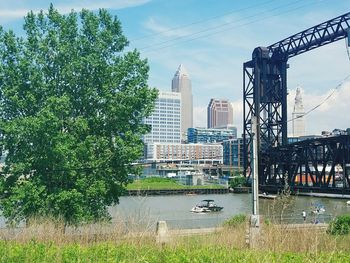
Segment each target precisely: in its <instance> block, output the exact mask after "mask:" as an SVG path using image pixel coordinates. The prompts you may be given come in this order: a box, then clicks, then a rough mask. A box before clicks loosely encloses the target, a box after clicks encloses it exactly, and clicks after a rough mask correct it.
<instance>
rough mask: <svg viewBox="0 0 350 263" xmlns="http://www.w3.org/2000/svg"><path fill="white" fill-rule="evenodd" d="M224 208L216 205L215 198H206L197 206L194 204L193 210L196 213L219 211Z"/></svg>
mask: <svg viewBox="0 0 350 263" xmlns="http://www.w3.org/2000/svg"><path fill="white" fill-rule="evenodd" d="M222 209H223V207H222V206H218V205H216V204H215V202H214V200H211V199H205V200H202V201H201V202H200V203H199V204H197V205H196V206H194V207H193V208H192V209H191V212H194V213H210V212H219V211H221V210H222Z"/></svg>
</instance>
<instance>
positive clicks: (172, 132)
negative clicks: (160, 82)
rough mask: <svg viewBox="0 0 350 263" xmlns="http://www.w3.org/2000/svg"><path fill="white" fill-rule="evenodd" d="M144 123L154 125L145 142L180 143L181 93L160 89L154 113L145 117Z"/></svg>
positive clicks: (144, 139)
mask: <svg viewBox="0 0 350 263" xmlns="http://www.w3.org/2000/svg"><path fill="white" fill-rule="evenodd" d="M144 123H145V124H149V125H151V127H152V130H151V132H150V133H148V134H146V135H144V137H143V141H144V143H148V144H149V143H155V142H164V143H180V142H181V137H180V136H181V95H180V94H179V93H176V92H164V91H159V95H158V98H157V100H156V103H155V108H154V110H153V113H152V114H151V115H150V116H149V117H147V118H145V120H144Z"/></svg>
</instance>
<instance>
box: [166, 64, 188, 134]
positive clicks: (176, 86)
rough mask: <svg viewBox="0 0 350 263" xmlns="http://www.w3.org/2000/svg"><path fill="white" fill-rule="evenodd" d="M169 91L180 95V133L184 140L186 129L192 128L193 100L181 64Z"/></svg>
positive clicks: (185, 73) (184, 70)
mask: <svg viewBox="0 0 350 263" xmlns="http://www.w3.org/2000/svg"><path fill="white" fill-rule="evenodd" d="M171 90H172V91H173V92H179V93H181V133H182V140H185V139H186V133H187V129H188V128H191V127H193V98H192V86H191V80H190V78H189V75H188V73H187V71H186V69H185V68H184V66H183V65H182V64H181V65H180V66H179V68H178V69H177V71H176V72H175V75H174V78H173V80H172V83H171Z"/></svg>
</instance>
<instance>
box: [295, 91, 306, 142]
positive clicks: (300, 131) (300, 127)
mask: <svg viewBox="0 0 350 263" xmlns="http://www.w3.org/2000/svg"><path fill="white" fill-rule="evenodd" d="M304 115H305V111H304V105H303V98H302V97H301V89H300V87H297V90H296V94H295V102H294V110H293V114H292V119H293V121H292V129H293V137H300V136H305V117H304Z"/></svg>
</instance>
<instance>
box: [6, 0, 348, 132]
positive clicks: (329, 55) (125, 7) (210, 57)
mask: <svg viewBox="0 0 350 263" xmlns="http://www.w3.org/2000/svg"><path fill="white" fill-rule="evenodd" d="M51 2H52V3H53V5H54V7H55V8H57V9H58V10H59V11H60V12H62V13H68V12H70V11H71V10H72V9H74V10H75V11H80V10H81V9H82V8H85V9H90V10H98V9H99V8H105V9H107V10H108V11H109V12H110V13H111V14H113V15H116V16H117V17H118V18H119V20H120V21H121V23H122V27H123V31H124V34H125V35H126V37H127V38H128V40H129V41H130V44H129V46H128V48H127V50H133V49H137V50H139V51H140V53H141V56H142V57H143V58H146V59H147V60H148V63H149V65H150V72H149V85H150V86H151V87H156V88H158V89H160V90H164V91H170V90H171V79H172V78H173V76H174V74H175V71H176V69H177V68H178V66H179V65H180V64H183V65H184V66H185V68H186V69H187V71H188V73H189V75H190V79H191V81H192V93H193V104H194V126H201V127H205V126H206V107H207V105H208V103H209V101H210V99H211V98H225V99H229V100H230V101H231V102H232V104H233V107H234V120H233V121H234V125H236V126H237V128H238V134H240V133H241V132H242V122H243V121H242V119H243V116H242V114H243V113H242V112H243V104H242V101H243V100H242V94H243V73H242V71H243V70H242V68H243V63H244V62H246V61H249V60H250V59H251V55H252V51H253V50H254V48H255V47H258V46H269V45H271V44H273V43H275V42H278V41H279V40H282V39H284V38H286V37H288V36H291V35H293V34H295V33H298V32H300V31H303V30H305V29H307V28H309V27H312V26H315V25H317V24H319V23H322V22H324V21H326V20H329V19H332V18H334V17H337V16H339V15H342V14H345V13H347V12H350V1H349V0H283V1H281V0H260V1H258V0H245V1H241V0H235V1H232V0H176V1H174V0H101V1H96V0H57V1H55V0H50V1H46V0H36V1H26V0H0V25H2V26H3V27H4V28H5V29H6V30H8V29H12V30H14V31H15V32H16V33H17V34H19V35H21V34H23V31H22V25H23V17H24V15H25V14H26V13H27V12H28V11H29V10H33V11H34V12H37V11H38V10H41V9H42V10H47V9H48V7H49V5H50V3H51ZM348 51H349V50H348V49H347V44H346V41H345V40H344V39H343V40H340V41H337V42H335V43H332V44H329V45H326V46H324V47H321V48H318V49H315V50H312V51H310V52H307V53H304V54H302V55H300V56H296V57H294V58H291V59H290V60H289V61H288V63H289V65H290V68H289V69H288V84H287V86H288V92H289V95H288V115H289V117H288V118H291V113H292V110H293V106H294V97H295V90H296V87H297V86H298V85H299V86H301V87H302V95H303V103H304V108H305V111H309V110H310V109H312V108H314V107H315V106H317V105H318V104H320V103H321V102H323V101H324V100H325V99H326V98H327V97H328V96H329V95H330V94H332V95H331V96H330V97H329V99H328V100H325V101H324V102H323V103H322V105H321V106H320V107H317V108H316V109H315V110H313V111H312V112H310V113H309V114H308V115H307V116H305V118H306V133H307V134H309V135H313V134H320V133H321V131H323V130H327V131H331V130H333V129H335V128H340V129H346V128H348V127H350V114H347V111H348V109H349V103H348V100H349V99H350V82H348V80H345V81H344V79H345V78H346V77H347V76H348V75H349V73H350V56H349V55H348ZM341 84H342V85H341ZM289 126H290V127H291V123H290V124H289ZM289 130H290V128H289Z"/></svg>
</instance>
